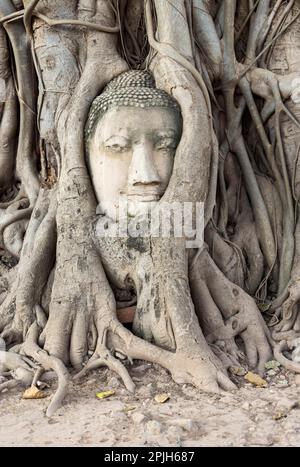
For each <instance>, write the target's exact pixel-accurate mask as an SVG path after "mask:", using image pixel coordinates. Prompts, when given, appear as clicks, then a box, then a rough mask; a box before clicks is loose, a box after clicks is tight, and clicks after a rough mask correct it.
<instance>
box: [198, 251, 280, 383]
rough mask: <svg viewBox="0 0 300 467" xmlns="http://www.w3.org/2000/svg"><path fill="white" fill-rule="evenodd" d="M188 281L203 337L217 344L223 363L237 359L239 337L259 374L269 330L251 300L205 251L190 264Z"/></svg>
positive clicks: (268, 355) (267, 349)
mask: <svg viewBox="0 0 300 467" xmlns="http://www.w3.org/2000/svg"><path fill="white" fill-rule="evenodd" d="M190 284H191V289H192V295H193V300H194V303H195V307H196V310H197V314H198V318H199V322H200V325H201V328H202V329H203V332H204V335H205V337H206V340H207V341H208V342H209V343H210V344H213V345H214V348H216V347H215V346H216V345H217V346H218V347H217V354H218V355H220V358H221V359H222V360H223V361H224V364H225V366H227V367H228V366H230V364H231V365H233V366H234V365H235V364H236V361H237V360H239V358H240V356H241V354H240V350H239V349H238V348H237V345H236V343H235V338H236V337H238V336H240V337H241V339H242V341H243V344H244V351H245V354H246V357H247V360H248V362H249V365H250V367H252V368H257V370H258V372H259V373H261V374H262V373H263V372H264V368H265V363H266V362H267V361H268V360H269V359H270V358H271V356H272V351H271V346H270V333H269V331H268V329H267V326H266V324H265V322H264V320H263V318H262V316H261V314H260V312H259V310H258V308H257V306H256V304H255V302H254V300H253V299H252V298H251V297H250V296H249V295H247V294H246V293H245V292H244V291H243V290H242V289H241V288H240V287H238V286H236V285H235V284H233V283H232V282H230V281H229V280H228V279H227V278H226V277H225V276H224V275H223V273H222V272H221V271H220V270H219V269H218V267H217V266H216V265H215V263H214V262H213V261H212V259H211V258H210V256H209V254H208V252H207V251H204V252H203V253H202V255H201V256H200V257H199V259H198V260H197V262H196V263H195V262H194V263H193V264H192V267H191V270H190ZM220 344H221V349H220ZM222 353H223V355H222Z"/></svg>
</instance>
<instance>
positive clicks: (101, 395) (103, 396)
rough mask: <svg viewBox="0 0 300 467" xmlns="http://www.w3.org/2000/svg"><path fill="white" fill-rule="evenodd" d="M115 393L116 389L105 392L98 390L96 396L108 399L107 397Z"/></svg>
mask: <svg viewBox="0 0 300 467" xmlns="http://www.w3.org/2000/svg"><path fill="white" fill-rule="evenodd" d="M114 394H115V391H103V392H97V393H96V397H97V399H106V398H107V397H110V396H113V395H114Z"/></svg>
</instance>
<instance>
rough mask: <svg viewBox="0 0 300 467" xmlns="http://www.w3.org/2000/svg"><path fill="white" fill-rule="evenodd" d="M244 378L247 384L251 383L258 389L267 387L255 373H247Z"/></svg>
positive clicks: (264, 381) (265, 382) (263, 380)
mask: <svg viewBox="0 0 300 467" xmlns="http://www.w3.org/2000/svg"><path fill="white" fill-rule="evenodd" d="M244 378H245V379H246V380H247V381H249V383H252V384H254V385H255V386H258V387H260V388H262V387H265V386H267V385H268V383H267V381H266V380H265V379H262V378H261V377H260V376H259V375H257V374H256V373H252V372H251V371H248V373H247V374H246V375H245V376H244Z"/></svg>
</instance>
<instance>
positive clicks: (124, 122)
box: [86, 71, 182, 217]
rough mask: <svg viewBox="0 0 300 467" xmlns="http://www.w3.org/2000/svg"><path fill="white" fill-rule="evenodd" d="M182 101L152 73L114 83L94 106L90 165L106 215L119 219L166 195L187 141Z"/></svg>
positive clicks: (88, 135)
mask: <svg viewBox="0 0 300 467" xmlns="http://www.w3.org/2000/svg"><path fill="white" fill-rule="evenodd" d="M181 126H182V122H181V113H180V108H179V105H178V104H177V102H176V101H175V100H174V99H173V98H172V97H171V96H170V95H169V94H167V93H166V92H164V91H162V90H160V89H157V88H156V87H155V82H154V79H153V77H152V75H151V74H150V73H149V72H147V71H129V72H126V73H123V74H122V75H120V76H118V77H117V78H115V79H114V80H112V81H111V82H110V83H109V84H108V85H107V86H106V88H105V89H104V92H103V93H102V94H101V95H100V96H99V97H97V98H96V99H95V101H94V102H93V104H92V107H91V110H90V114H89V118H88V122H87V126H86V152H87V164H88V168H89V171H90V175H91V179H92V184H93V187H94V190H95V194H96V197H97V200H98V202H99V203H100V206H101V210H102V212H103V213H105V214H106V215H108V216H109V217H113V216H114V214H115V210H116V209H118V206H119V203H120V200H122V199H123V200H124V199H126V203H127V205H128V212H130V214H131V215H135V213H136V210H137V209H138V208H137V206H139V207H140V206H141V204H143V205H144V204H145V203H149V202H151V203H155V202H158V201H159V200H160V198H161V197H162V196H163V194H164V192H165V190H166V188H167V186H168V183H169V180H170V177H171V174H172V170H173V162H174V156H175V151H176V147H177V145H178V143H179V140H180V137H181Z"/></svg>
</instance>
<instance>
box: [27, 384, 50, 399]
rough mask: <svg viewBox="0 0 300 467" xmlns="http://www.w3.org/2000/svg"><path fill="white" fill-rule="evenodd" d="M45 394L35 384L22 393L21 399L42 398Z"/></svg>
mask: <svg viewBox="0 0 300 467" xmlns="http://www.w3.org/2000/svg"><path fill="white" fill-rule="evenodd" d="M47 396H48V394H46V393H45V392H43V391H40V390H39V389H38V388H37V387H36V386H31V387H30V388H28V389H26V391H25V392H24V393H23V396H22V399H44V397H47Z"/></svg>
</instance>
